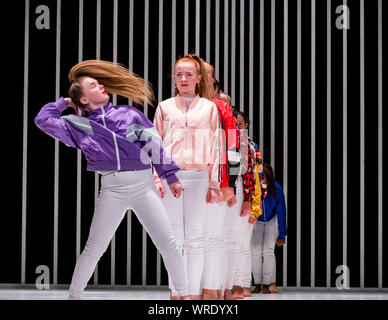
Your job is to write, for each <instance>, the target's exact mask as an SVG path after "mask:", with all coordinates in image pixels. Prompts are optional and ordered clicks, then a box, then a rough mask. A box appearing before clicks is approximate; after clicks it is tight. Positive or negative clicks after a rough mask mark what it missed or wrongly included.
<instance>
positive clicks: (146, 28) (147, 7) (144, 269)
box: [142, 0, 150, 285]
mask: <svg viewBox="0 0 388 320" xmlns="http://www.w3.org/2000/svg"><path fill="white" fill-rule="evenodd" d="M149 10H150V4H149V0H145V2H144V82H147V81H148V41H149ZM144 114H145V116H146V117H148V104H147V103H146V102H145V103H144ZM142 229H143V242H142V243H143V253H142V260H143V263H142V284H143V285H146V281H147V232H146V230H145V229H144V227H143V228H142Z"/></svg>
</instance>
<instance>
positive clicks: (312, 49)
mask: <svg viewBox="0 0 388 320" xmlns="http://www.w3.org/2000/svg"><path fill="white" fill-rule="evenodd" d="M315 32H316V31H315V0H312V1H311V209H310V211H311V254H310V259H311V262H310V263H311V271H310V273H311V276H310V277H311V284H310V286H311V288H314V287H315V142H316V141H315V137H316V134H315V124H316V121H315V108H316V106H315V101H316V92H315V88H316V83H315V82H316V76H315V73H316V68H315V55H316V48H315V36H316V35H315Z"/></svg>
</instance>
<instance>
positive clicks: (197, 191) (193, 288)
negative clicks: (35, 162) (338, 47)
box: [162, 170, 209, 295]
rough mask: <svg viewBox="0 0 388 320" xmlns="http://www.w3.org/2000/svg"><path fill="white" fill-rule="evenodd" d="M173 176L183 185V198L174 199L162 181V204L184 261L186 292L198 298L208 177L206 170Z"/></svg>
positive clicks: (174, 290)
mask: <svg viewBox="0 0 388 320" xmlns="http://www.w3.org/2000/svg"><path fill="white" fill-rule="evenodd" d="M176 175H177V177H178V179H179V180H180V182H181V183H182V185H183V192H182V195H181V196H180V197H179V198H178V199H176V198H174V196H173V195H172V193H171V191H170V189H169V188H168V186H167V184H166V183H165V182H163V186H164V188H165V196H164V198H163V199H162V202H163V205H164V207H165V209H166V211H167V213H168V216H169V218H170V222H171V227H172V230H173V232H174V235H175V237H176V239H177V242H178V246H179V248H180V250H181V252H182V253H183V256H184V259H185V263H186V271H187V277H188V281H189V292H190V294H192V295H200V294H201V278H202V270H203V265H204V250H203V233H204V225H205V217H206V213H207V208H208V207H207V203H206V195H207V191H208V188H209V175H208V172H207V171H194V170H180V171H178V172H177V174H176ZM172 282H173V281H172ZM173 283H174V282H173ZM173 283H171V281H170V288H171V291H172V295H177V288H176V287H175V285H172V284H173Z"/></svg>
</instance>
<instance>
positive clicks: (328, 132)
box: [326, 0, 331, 288]
mask: <svg viewBox="0 0 388 320" xmlns="http://www.w3.org/2000/svg"><path fill="white" fill-rule="evenodd" d="M326 23H327V25H326V105H327V111H326V287H327V288H330V286H331V0H327V7H326Z"/></svg>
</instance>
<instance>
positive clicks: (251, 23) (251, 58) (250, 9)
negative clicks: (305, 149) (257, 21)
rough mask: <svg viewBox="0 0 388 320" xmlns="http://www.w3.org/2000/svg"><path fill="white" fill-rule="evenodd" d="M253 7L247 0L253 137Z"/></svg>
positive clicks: (250, 104) (250, 133)
mask: <svg viewBox="0 0 388 320" xmlns="http://www.w3.org/2000/svg"><path fill="white" fill-rule="evenodd" d="M253 10H254V7H253V0H249V109H248V112H249V121H250V123H251V124H250V126H249V136H250V137H253V127H254V123H253V68H254V65H253V55H254V43H253V41H254V36H253V32H254V15H253V13H254V11H253Z"/></svg>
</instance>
